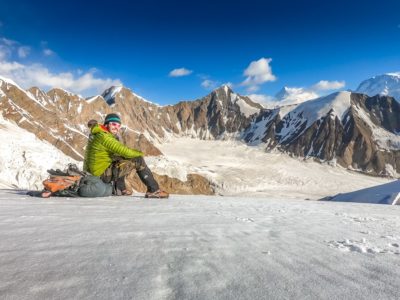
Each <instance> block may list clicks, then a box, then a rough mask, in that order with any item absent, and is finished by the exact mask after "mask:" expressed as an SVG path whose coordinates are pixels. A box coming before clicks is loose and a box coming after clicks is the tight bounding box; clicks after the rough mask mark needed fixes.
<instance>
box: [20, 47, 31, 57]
mask: <svg viewBox="0 0 400 300" xmlns="http://www.w3.org/2000/svg"><path fill="white" fill-rule="evenodd" d="M30 52H31V48H30V47H28V46H21V47H18V56H19V57H20V58H25V57H27V56H28V55H29V53H30Z"/></svg>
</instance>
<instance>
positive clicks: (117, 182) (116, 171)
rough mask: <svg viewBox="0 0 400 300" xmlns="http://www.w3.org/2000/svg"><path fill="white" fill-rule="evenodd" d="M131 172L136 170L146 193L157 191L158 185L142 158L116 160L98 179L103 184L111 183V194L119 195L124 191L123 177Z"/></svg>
mask: <svg viewBox="0 0 400 300" xmlns="http://www.w3.org/2000/svg"><path fill="white" fill-rule="evenodd" d="M133 170H136V173H137V174H138V176H139V178H140V180H141V181H142V182H143V184H144V185H145V186H146V187H147V191H148V192H150V193H153V192H155V191H157V190H158V189H159V186H158V183H157V181H156V180H155V179H154V177H153V173H151V171H150V169H149V167H148V166H147V165H146V162H145V161H144V159H143V157H136V158H131V159H117V160H115V161H114V162H113V163H112V164H111V165H110V166H109V167H108V168H107V169H106V170H105V171H104V173H103V175H101V176H100V178H101V179H102V180H103V181H104V182H105V183H110V182H111V183H113V193H114V194H115V195H120V194H121V192H122V191H124V190H126V184H125V177H126V176H127V175H129V174H130V173H131V172H132V171H133Z"/></svg>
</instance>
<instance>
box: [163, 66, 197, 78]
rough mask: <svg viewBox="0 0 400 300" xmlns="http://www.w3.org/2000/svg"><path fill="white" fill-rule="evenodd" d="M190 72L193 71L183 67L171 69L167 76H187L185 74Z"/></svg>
mask: <svg viewBox="0 0 400 300" xmlns="http://www.w3.org/2000/svg"><path fill="white" fill-rule="evenodd" d="M192 72H193V71H191V70H188V69H185V68H179V69H173V70H172V71H171V72H169V77H182V76H187V75H190V74H191V73H192Z"/></svg>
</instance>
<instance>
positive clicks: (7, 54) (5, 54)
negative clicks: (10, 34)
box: [0, 45, 11, 60]
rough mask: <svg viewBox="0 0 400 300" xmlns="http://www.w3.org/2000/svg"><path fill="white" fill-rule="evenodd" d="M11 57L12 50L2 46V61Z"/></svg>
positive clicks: (0, 54) (0, 47)
mask: <svg viewBox="0 0 400 300" xmlns="http://www.w3.org/2000/svg"><path fill="white" fill-rule="evenodd" d="M10 56H11V49H10V48H9V47H7V46H4V45H0V60H5V59H7V58H8V57H10Z"/></svg>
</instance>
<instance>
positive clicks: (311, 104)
mask: <svg viewBox="0 0 400 300" xmlns="http://www.w3.org/2000/svg"><path fill="white" fill-rule="evenodd" d="M350 96H351V92H347V91H343V92H336V93H333V94H330V95H328V96H325V97H321V98H317V99H315V100H311V101H307V102H304V103H302V104H300V105H299V106H298V107H297V108H296V109H295V110H297V111H301V112H303V117H306V118H307V119H308V124H310V125H311V124H312V123H314V122H315V121H316V120H318V119H320V118H321V117H323V116H325V115H326V114H327V113H328V112H330V111H332V112H333V113H334V114H335V115H336V116H338V118H339V119H342V118H343V116H344V114H345V113H346V112H347V110H348V109H349V107H350V105H351V99H350Z"/></svg>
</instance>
